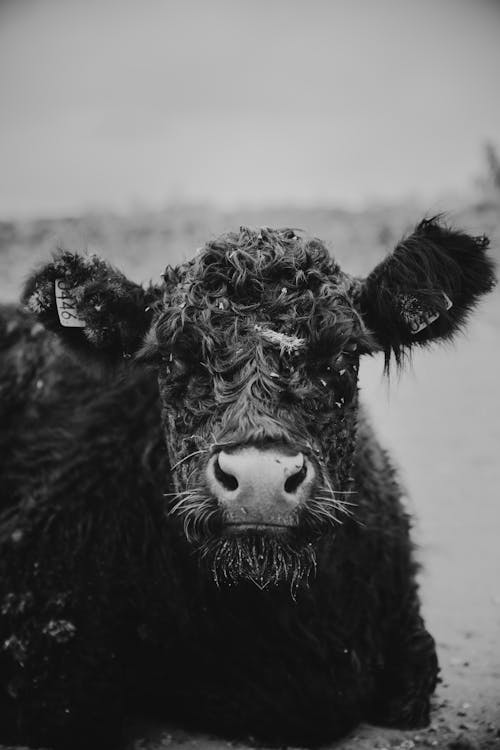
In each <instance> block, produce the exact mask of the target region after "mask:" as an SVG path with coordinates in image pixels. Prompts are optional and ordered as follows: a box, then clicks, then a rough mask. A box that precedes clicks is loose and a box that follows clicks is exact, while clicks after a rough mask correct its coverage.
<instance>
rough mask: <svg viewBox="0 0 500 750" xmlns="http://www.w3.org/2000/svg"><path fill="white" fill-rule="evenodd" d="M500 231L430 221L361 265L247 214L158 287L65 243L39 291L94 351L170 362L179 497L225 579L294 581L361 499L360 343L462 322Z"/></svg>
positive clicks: (170, 428)
mask: <svg viewBox="0 0 500 750" xmlns="http://www.w3.org/2000/svg"><path fill="white" fill-rule="evenodd" d="M486 247H487V241H486V240H485V239H484V238H474V237H470V236H468V235H466V234H463V233H461V232H454V231H452V230H450V229H448V228H446V227H442V226H440V225H439V224H438V223H437V222H435V221H424V222H422V223H421V224H419V225H418V227H417V228H416V230H415V231H414V233H413V234H412V235H410V236H409V237H408V238H407V239H406V240H405V241H403V242H401V243H400V244H399V245H398V246H397V247H396V249H395V250H394V252H393V253H392V255H390V256H388V258H387V259H386V260H384V261H382V263H380V264H379V265H378V266H377V267H376V268H375V269H374V270H373V271H372V273H371V274H370V275H369V276H368V277H367V279H365V280H363V281H361V280H358V279H353V278H352V277H350V276H348V275H346V274H344V273H342V271H341V270H340V269H339V267H338V266H337V265H336V264H335V262H334V261H333V260H332V259H331V258H330V257H329V255H328V253H327V251H326V249H325V247H324V245H323V244H322V243H321V242H319V241H318V240H311V241H306V240H304V239H303V238H302V237H301V236H297V235H296V234H295V233H294V232H293V231H291V230H283V231H271V230H261V231H260V232H255V231H250V230H247V229H242V230H240V232H239V233H238V234H229V235H225V236H223V237H221V238H220V239H219V240H216V241H214V242H211V243H209V244H208V245H207V246H206V247H205V248H204V249H203V250H202V251H201V252H200V253H199V254H198V256H197V257H196V258H195V260H193V261H191V262H190V263H186V264H184V265H183V266H180V267H179V268H177V269H175V270H172V269H168V270H167V272H166V274H165V277H164V284H163V286H162V287H161V288H160V287H151V288H150V289H147V290H145V289H142V288H141V287H139V286H137V285H136V284H133V283H131V282H129V281H128V280H127V279H125V277H124V276H122V275H121V274H120V273H119V272H117V271H115V270H114V269H111V268H110V267H109V266H108V265H107V264H106V263H104V262H103V261H101V260H99V259H97V258H94V257H92V258H82V257H81V256H78V255H74V254H71V253H62V254H61V255H60V256H58V257H57V258H56V259H55V260H54V261H53V262H52V263H51V264H49V265H47V266H46V267H45V268H43V269H42V270H41V271H40V272H39V273H37V274H34V275H33V277H32V278H31V279H30V280H29V281H28V284H27V287H26V290H25V300H26V301H27V302H28V304H29V306H30V308H31V309H32V310H33V311H34V312H36V313H37V314H38V316H39V318H40V319H41V320H42V322H43V323H44V324H45V325H46V326H47V327H48V328H51V329H52V330H55V331H57V332H58V334H59V335H60V336H61V337H62V338H63V340H64V341H65V342H66V344H67V345H68V347H70V348H72V349H73V350H74V351H77V352H79V354H80V355H81V356H87V357H88V356H89V355H91V356H92V358H94V359H95V358H96V357H98V358H99V359H100V360H101V361H106V362H108V363H109V362H111V363H112V364H113V366H115V365H116V362H117V361H123V359H125V360H129V359H132V358H133V357H134V356H135V357H136V359H137V361H138V362H142V363H147V362H149V363H154V364H155V366H157V368H158V377H159V384H160V398H161V409H162V415H163V425H164V431H165V436H166V442H167V447H168V452H169V458H170V463H171V476H172V482H173V490H174V491H173V492H172V493H171V494H170V495H169V494H168V493H167V497H166V503H167V507H168V510H169V513H170V517H171V520H172V522H173V523H177V524H178V525H179V529H180V531H181V533H183V534H185V536H186V538H187V539H188V541H189V542H190V543H191V544H193V545H195V546H196V547H197V548H198V549H199V550H200V552H201V556H202V559H203V560H204V563H205V565H206V566H207V569H208V570H209V571H211V573H212V575H213V577H214V578H215V579H216V580H217V581H219V582H223V581H227V582H230V583H231V582H235V581H238V580H241V579H250V580H253V581H254V582H255V583H257V584H258V585H259V586H266V585H269V584H271V583H277V582H279V581H283V580H286V581H289V582H292V583H296V582H297V581H299V580H300V579H302V578H307V576H308V574H309V573H310V572H311V569H312V568H313V566H314V543H315V541H316V539H317V538H318V536H319V535H321V534H324V533H335V529H336V528H341V524H342V521H343V519H344V518H345V517H346V514H348V513H350V512H354V513H355V512H356V487H354V486H353V484H352V480H351V470H352V466H353V455H354V451H355V446H356V415H357V378H358V364H359V357H360V355H361V354H364V353H367V352H373V351H374V350H376V349H378V348H382V349H384V351H385V354H386V362H387V361H388V359H389V357H390V355H391V354H393V355H394V356H395V359H396V361H397V362H398V363H399V362H400V361H401V359H402V354H403V353H404V352H405V351H406V350H409V349H410V347H411V346H412V345H413V344H426V343H427V342H429V341H432V340H436V339H443V338H450V337H452V336H453V334H454V333H455V332H456V331H457V330H458V329H459V328H460V326H461V325H462V324H463V322H464V320H465V318H466V316H467V313H468V311H469V310H470V309H471V308H472V307H473V306H474V304H475V303H476V301H477V299H478V298H479V297H480V295H482V294H484V293H485V292H487V291H488V290H489V289H491V287H492V285H493V282H494V276H493V269H492V264H491V261H490V260H489V259H488V257H487V255H486V252H485V251H486ZM54 290H56V293H55V292H54ZM58 296H59V299H57V297H58ZM351 493H353V494H351Z"/></svg>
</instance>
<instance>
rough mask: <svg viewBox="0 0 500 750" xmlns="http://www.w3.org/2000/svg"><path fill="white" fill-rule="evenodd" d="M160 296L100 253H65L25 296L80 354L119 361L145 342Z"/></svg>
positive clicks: (30, 285)
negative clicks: (145, 287) (101, 256)
mask: <svg viewBox="0 0 500 750" xmlns="http://www.w3.org/2000/svg"><path fill="white" fill-rule="evenodd" d="M160 296H161V295H160V290H159V289H157V288H155V287H150V288H149V289H144V288H143V287H141V286H139V285H138V284H135V283H134V282H132V281H129V280H128V279H127V278H126V277H125V276H124V275H123V274H122V273H121V272H120V271H117V270H116V269H115V268H113V267H112V266H110V265H109V264H108V263H106V262H105V261H103V260H102V259H101V258H99V257H97V256H96V255H89V256H83V255H79V254H77V253H71V252H68V251H62V252H60V253H59V254H58V255H56V256H55V257H54V259H53V260H52V262H51V263H48V264H46V265H45V266H43V267H42V268H41V269H40V270H38V271H37V272H35V273H34V274H33V275H32V276H31V277H30V278H29V279H28V281H27V282H26V285H25V288H24V292H23V295H22V300H23V302H24V303H25V304H26V305H27V307H28V308H29V309H30V310H31V312H33V313H34V314H35V315H36V316H37V317H38V319H39V320H40V322H41V323H43V325H44V326H45V327H46V328H48V329H49V330H51V331H54V332H55V333H57V334H58V336H60V338H61V339H62V340H63V341H64V343H65V344H66V345H67V346H68V348H70V349H71V350H73V351H74V352H75V353H78V354H81V355H83V356H87V357H91V358H92V359H94V360H98V361H101V362H103V363H105V364H117V363H119V362H121V361H123V360H124V359H129V358H130V357H132V356H133V354H134V353H135V352H136V351H137V349H138V348H139V347H140V346H141V344H142V341H143V339H144V336H145V334H146V332H147V330H148V328H149V326H150V323H151V319H152V317H153V313H154V307H155V306H156V305H157V304H158V303H159V300H160Z"/></svg>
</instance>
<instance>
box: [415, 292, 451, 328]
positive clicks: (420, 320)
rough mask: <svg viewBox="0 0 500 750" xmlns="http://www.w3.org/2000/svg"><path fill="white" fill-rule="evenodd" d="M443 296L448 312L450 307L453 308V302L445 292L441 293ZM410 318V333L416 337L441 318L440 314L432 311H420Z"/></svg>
mask: <svg viewBox="0 0 500 750" xmlns="http://www.w3.org/2000/svg"><path fill="white" fill-rule="evenodd" d="M441 294H442V296H443V297H444V301H445V305H446V310H449V309H450V307H453V302H452V301H451V299H450V298H449V297H448V295H447V294H445V292H441ZM408 318H409V324H410V331H411V333H412V335H413V336H415V335H416V334H417V333H420V331H423V330H424V328H427V327H428V326H430V324H431V323H434V321H435V320H437V319H438V318H439V313H434V312H431V311H430V310H419V311H418V312H413V314H412V315H411V316H410V315H408Z"/></svg>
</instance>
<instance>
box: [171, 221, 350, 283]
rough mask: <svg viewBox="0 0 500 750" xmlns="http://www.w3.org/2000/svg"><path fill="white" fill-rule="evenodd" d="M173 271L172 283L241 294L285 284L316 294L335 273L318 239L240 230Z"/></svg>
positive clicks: (213, 242) (272, 231) (290, 232)
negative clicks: (271, 284)
mask: <svg viewBox="0 0 500 750" xmlns="http://www.w3.org/2000/svg"><path fill="white" fill-rule="evenodd" d="M176 270H177V275H176V281H180V282H181V284H182V283H183V282H184V283H189V282H191V283H196V281H202V282H203V285H204V287H205V289H206V290H207V292H218V291H225V292H226V293H227V292H230V293H232V294H238V293H240V294H243V295H244V294H245V292H246V293H248V292H251V291H252V289H253V290H254V291H258V288H256V287H258V285H259V283H260V284H269V283H272V282H275V281H279V280H281V281H283V282H286V283H287V284H288V286H289V290H290V291H293V290H294V289H295V290H296V291H300V290H303V289H305V288H307V287H310V288H315V287H317V286H318V284H321V283H322V282H324V281H325V279H326V278H331V277H332V276H334V275H335V274H337V273H339V271H340V269H339V267H338V265H337V264H336V263H335V262H334V261H333V259H332V258H331V257H330V255H329V253H328V250H327V248H326V247H325V245H324V244H323V242H321V240H318V239H311V238H306V237H303V236H302V235H301V234H299V233H298V232H297V230H292V229H260V230H254V229H250V228H248V227H241V228H240V231H239V232H229V233H227V234H223V235H221V236H220V237H218V238H217V239H214V240H211V241H210V242H208V243H207V244H206V245H205V246H204V247H203V248H201V250H199V252H198V254H197V256H196V258H195V259H194V260H193V261H192V262H191V263H189V264H187V265H185V266H184V267H181V268H180V269H176Z"/></svg>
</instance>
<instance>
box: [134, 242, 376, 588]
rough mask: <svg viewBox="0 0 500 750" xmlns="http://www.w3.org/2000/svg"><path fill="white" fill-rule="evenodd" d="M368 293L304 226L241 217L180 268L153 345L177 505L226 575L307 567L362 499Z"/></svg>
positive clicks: (170, 278)
mask: <svg viewBox="0 0 500 750" xmlns="http://www.w3.org/2000/svg"><path fill="white" fill-rule="evenodd" d="M359 292H360V284H359V282H355V281H354V280H353V279H352V278H351V277H349V276H346V275H345V274H343V273H342V272H341V271H340V269H339V268H338V266H337V265H336V264H335V263H334V262H333V261H332V260H331V259H330V258H329V256H328V253H327V251H326V249H325V248H324V246H323V245H322V244H321V243H320V242H319V241H317V240H314V241H310V242H306V241H304V240H303V239H302V238H301V237H299V236H297V235H296V234H295V233H294V232H292V231H282V232H279V231H274V232H273V231H269V230H262V231H261V232H252V231H250V230H246V229H245V230H241V231H240V233H239V234H234V235H228V236H225V237H223V238H222V239H220V240H218V241H216V242H213V243H210V244H209V245H208V246H207V247H206V248H204V249H203V251H202V252H201V253H200V254H199V255H198V256H197V258H196V259H195V261H194V262H193V263H192V264H190V265H188V266H187V267H183V268H180V269H177V271H176V272H170V273H169V274H167V275H166V288H165V294H164V310H163V312H162V313H161V315H160V316H159V318H158V319H157V321H156V322H155V324H154V325H153V327H152V331H151V334H150V336H149V343H148V345H147V347H146V352H147V354H146V356H149V357H151V355H152V354H153V356H154V357H155V358H157V359H158V366H159V382H160V396H161V401H162V409H163V419H164V426H165V434H166V439H167V445H168V450H169V456H170V461H171V466H172V477H173V482H174V486H175V490H176V494H175V495H174V496H173V498H172V499H171V501H170V504H171V508H172V513H173V515H174V516H176V517H178V518H179V519H181V520H182V523H183V528H184V531H185V534H186V536H187V537H188V538H189V539H191V540H192V541H193V542H194V543H195V544H197V545H200V546H201V548H202V551H203V553H204V554H205V556H207V555H208V554H209V557H210V561H211V564H212V566H213V567H214V574H215V575H216V576H217V578H218V579H221V578H224V577H227V578H229V579H233V578H234V577H238V578H239V577H241V576H242V575H243V576H245V575H248V576H250V577H252V578H254V579H255V580H258V581H259V582H260V583H261V584H262V585H263V584H264V583H265V582H267V581H268V579H269V577H271V578H273V580H274V579H275V578H280V577H281V576H282V575H285V574H286V575H289V574H290V573H292V575H297V573H298V571H299V570H300V571H302V572H307V568H308V564H309V563H310V560H311V549H310V547H309V545H310V543H311V542H313V541H314V540H315V538H316V536H317V535H318V534H320V533H322V532H324V531H326V530H330V531H331V530H332V528H335V526H337V525H338V524H340V523H341V522H342V518H343V516H344V514H345V513H348V512H349V509H350V507H351V501H352V498H353V497H354V493H353V489H352V482H351V469H352V459H353V451H354V447H355V439H356V413H357V379H358V365H359V357H360V354H362V353H363V352H367V351H371V350H372V349H373V348H375V347H376V343H375V341H374V340H373V338H372V337H371V336H370V334H369V333H368V331H367V329H366V327H365V325H364V323H363V321H362V318H361V315H360V313H359V312H358V310H357V308H356V305H357V302H358V298H359ZM351 493H352V494H351ZM259 560H260V561H261V562H259ZM279 561H282V564H280V563H279ZM292 561H296V564H293V563H292Z"/></svg>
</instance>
